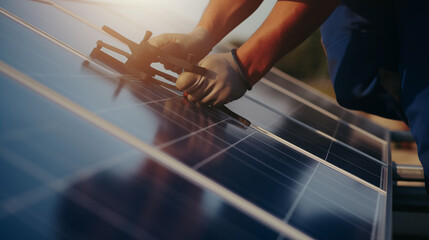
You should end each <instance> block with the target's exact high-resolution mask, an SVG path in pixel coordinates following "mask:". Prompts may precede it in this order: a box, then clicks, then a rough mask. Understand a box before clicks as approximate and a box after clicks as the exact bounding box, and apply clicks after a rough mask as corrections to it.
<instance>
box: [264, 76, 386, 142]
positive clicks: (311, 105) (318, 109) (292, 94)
mask: <svg viewBox="0 0 429 240" xmlns="http://www.w3.org/2000/svg"><path fill="white" fill-rule="evenodd" d="M261 82H263V83H265V84H266V85H268V86H270V87H271V88H274V89H276V90H278V91H280V92H282V93H284V94H287V95H288V96H290V97H292V98H294V99H296V100H298V101H299V102H302V103H304V104H305V105H307V106H309V107H311V108H313V109H315V110H317V111H319V112H321V113H323V114H325V115H326V116H328V117H330V118H332V119H334V120H336V121H338V122H342V123H344V124H345V125H347V126H349V127H350V128H352V129H354V130H356V131H358V132H360V133H362V134H364V135H366V136H367V137H369V138H372V139H373V140H375V141H377V142H380V143H385V142H386V141H385V140H383V139H381V138H379V137H377V136H374V135H372V134H370V133H368V132H367V131H365V130H363V129H361V128H359V127H357V126H355V125H354V124H351V123H348V122H345V121H344V120H343V119H340V118H339V117H337V116H335V115H334V114H332V113H330V112H328V111H326V110H325V109H323V108H321V107H319V106H317V105H315V104H313V103H311V102H309V101H307V100H305V99H304V98H302V97H300V96H297V95H296V94H294V93H292V92H290V91H288V90H287V89H284V88H282V87H280V86H279V85H277V84H275V83H273V82H271V81H269V80H268V79H266V78H262V79H261Z"/></svg>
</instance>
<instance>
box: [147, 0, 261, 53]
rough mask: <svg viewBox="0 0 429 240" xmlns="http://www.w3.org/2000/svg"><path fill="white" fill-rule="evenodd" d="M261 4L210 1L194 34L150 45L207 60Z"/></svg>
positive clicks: (157, 40)
mask: <svg viewBox="0 0 429 240" xmlns="http://www.w3.org/2000/svg"><path fill="white" fill-rule="evenodd" d="M261 2H262V0H233V1H231V0H211V1H210V2H209V4H208V5H207V7H206V9H205V11H204V13H203V15H202V17H201V19H200V21H199V22H198V24H197V25H196V27H195V28H194V30H193V31H191V32H190V33H187V34H180V33H166V34H161V35H159V36H156V37H153V38H151V39H150V40H149V43H150V44H152V45H154V46H156V47H159V48H162V49H164V50H166V51H167V52H168V53H170V54H173V55H176V56H178V57H182V58H184V59H186V57H187V56H188V55H189V54H192V55H193V56H194V57H195V60H196V61H199V60H201V59H202V58H203V57H205V56H206V55H207V54H208V53H209V52H210V51H211V49H212V48H213V46H215V45H216V44H217V43H218V42H219V41H220V40H222V38H223V37H224V36H225V35H227V34H228V33H229V32H230V31H231V30H232V29H234V28H235V27H236V26H238V25H239V24H240V23H241V22H242V21H244V20H245V19H246V18H247V17H248V16H250V15H251V14H252V13H253V12H254V11H255V10H256V9H257V8H258V6H259V5H260V4H261Z"/></svg>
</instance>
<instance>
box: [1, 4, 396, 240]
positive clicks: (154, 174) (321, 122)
mask: <svg viewBox="0 0 429 240" xmlns="http://www.w3.org/2000/svg"><path fill="white" fill-rule="evenodd" d="M0 7H1V9H0V13H1V14H0V29H1V31H2V34H1V35H0V89H1V91H2V94H1V95H0V98H1V100H0V110H1V117H0V141H1V145H0V166H1V174H0V184H1V187H0V239H56V238H61V239H283V238H285V239H289V238H297V239H305V238H318V239H333V238H336V239H384V238H389V236H390V220H389V219H390V194H391V192H390V179H389V178H390V174H391V173H390V159H389V144H388V143H389V139H388V135H387V131H386V130H385V129H383V128H381V127H379V126H377V125H374V124H372V123H370V122H368V121H366V120H364V119H363V118H361V117H359V116H357V115H355V114H353V113H351V112H348V111H346V110H344V109H342V108H341V107H339V106H338V105H336V104H335V103H333V102H332V101H330V100H329V99H327V98H325V97H323V96H321V95H320V94H318V93H317V92H314V91H313V90H311V89H309V88H308V87H306V86H304V85H303V84H301V83H299V82H298V81H296V80H295V79H292V78H291V77H289V76H287V75H286V74H284V73H281V72H279V71H278V70H276V69H273V70H272V71H270V72H269V73H268V74H267V75H266V76H265V77H264V79H262V80H261V82H260V83H258V84H257V85H255V87H254V89H253V90H252V91H250V92H248V93H247V94H246V95H245V96H244V97H243V98H241V99H240V100H238V101H235V102H233V103H230V104H228V105H227V106H228V107H229V108H230V109H232V110H233V111H234V112H236V113H238V114H240V115H241V116H243V117H245V118H247V119H248V120H250V121H251V122H252V124H251V126H249V127H247V126H245V125H243V124H242V123H240V122H239V121H237V120H236V119H235V118H234V117H231V116H230V115H228V114H226V113H225V112H223V111H220V110H219V109H215V108H210V107H207V106H200V105H198V104H195V103H191V102H188V101H186V100H185V99H184V98H183V97H181V94H180V93H178V92H175V91H171V90H168V89H166V88H163V87H161V86H158V85H154V84H151V83H145V82H142V81H140V80H138V79H133V78H131V77H127V84H126V85H125V87H124V89H122V91H121V92H120V94H119V95H118V96H117V97H114V92H115V89H116V88H117V85H118V84H119V82H120V76H119V75H118V74H117V73H115V72H114V71H112V70H110V69H109V68H106V66H102V65H99V64H98V63H97V62H94V61H93V60H92V59H91V58H89V57H88V56H89V53H90V52H91V50H92V49H93V48H94V47H95V43H96V41H97V40H103V41H104V42H107V43H109V44H112V45H115V46H118V47H119V46H121V47H122V48H123V49H126V48H125V46H123V45H121V44H120V43H119V42H117V41H115V39H112V38H111V37H110V36H108V35H107V34H105V33H103V32H102V31H101V30H100V29H101V26H102V25H107V26H109V27H112V28H113V29H117V30H119V32H121V33H122V34H124V35H125V36H128V37H130V38H131V39H133V40H135V41H136V42H138V41H140V39H141V38H142V34H143V33H144V31H145V30H152V31H153V32H154V33H155V34H159V33H162V32H177V31H187V30H189V29H187V27H192V26H191V25H189V26H186V25H185V26H183V24H179V23H178V22H177V21H175V19H176V18H179V16H178V15H174V12H170V14H169V15H168V16H167V15H166V14H163V13H162V12H159V11H158V12H157V11H154V10H153V9H150V8H148V7H145V6H144V4H138V5H132V4H131V5H130V4H125V3H120V2H119V3H102V2H100V1H67V0H55V1H50V0H37V1H29V0H13V1H12V0H10V1H4V0H1V1H0Z"/></svg>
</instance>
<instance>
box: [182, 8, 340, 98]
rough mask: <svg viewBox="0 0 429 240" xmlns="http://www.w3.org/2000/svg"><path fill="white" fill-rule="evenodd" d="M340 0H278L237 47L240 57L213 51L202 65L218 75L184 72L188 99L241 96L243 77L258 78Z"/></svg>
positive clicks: (313, 27)
mask: <svg viewBox="0 0 429 240" xmlns="http://www.w3.org/2000/svg"><path fill="white" fill-rule="evenodd" d="M338 3H339V1H338V0H326V1H317V0H303V1H278V2H277V3H276V5H275V6H274V8H273V10H272V12H271V13H270V15H269V16H268V18H267V19H266V21H265V22H264V23H263V24H262V26H261V27H260V28H259V29H258V30H257V31H256V32H255V33H254V34H253V35H252V36H251V38H250V39H249V40H248V41H246V42H245V43H244V44H243V45H242V46H241V47H240V48H239V49H238V50H237V61H231V60H232V59H233V58H232V56H231V54H230V53H227V54H224V53H223V54H214V55H210V56H208V57H206V58H205V59H203V60H202V61H200V63H199V65H200V66H203V67H206V68H207V69H209V70H211V71H214V72H215V73H219V74H218V75H215V77H213V76H212V77H207V76H199V75H197V74H192V73H182V74H181V75H180V76H179V78H178V80H177V83H176V85H177V86H178V87H179V89H181V90H183V91H184V92H187V93H188V94H189V95H188V99H190V100H192V101H199V102H202V103H206V104H210V105H222V104H225V103H228V102H230V101H232V100H235V99H237V98H239V97H241V96H242V95H243V94H244V93H245V92H246V90H247V89H246V88H247V87H246V84H245V83H243V80H244V81H248V83H249V84H250V85H254V84H255V83H256V82H257V81H259V79H260V78H262V77H263V76H264V75H265V73H266V72H267V71H268V70H269V69H271V67H272V66H273V65H274V64H275V63H276V62H277V61H278V60H279V59H280V58H281V57H282V56H283V55H284V54H286V53H288V52H289V51H291V50H292V49H294V48H295V47H296V46H297V45H299V44H300V43H301V42H302V41H304V40H305V39H306V38H307V37H308V36H309V35H310V34H311V33H312V32H313V31H314V30H316V29H317V28H318V27H319V26H320V25H321V24H322V23H323V21H324V20H325V19H326V18H327V17H328V16H329V15H330V13H331V12H332V11H333V10H334V9H335V7H336V6H337V5H338ZM213 29H215V28H213ZM240 69H241V72H243V75H245V76H244V77H243V76H242V74H241V73H240ZM220 71H222V72H220Z"/></svg>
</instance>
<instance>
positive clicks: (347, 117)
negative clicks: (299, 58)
mask: <svg viewBox="0 0 429 240" xmlns="http://www.w3.org/2000/svg"><path fill="white" fill-rule="evenodd" d="M264 78H266V79H268V80H270V81H271V82H273V83H275V84H277V85H278V86H280V87H282V88H284V89H287V90H288V91H290V92H292V93H294V94H296V95H298V96H299V97H301V98H303V99H305V100H306V101H309V102H311V103H312V104H314V105H316V106H318V107H321V108H322V109H324V110H326V111H328V112H330V113H332V114H334V115H335V116H337V117H339V118H340V119H342V120H344V121H345V122H347V123H351V124H354V125H356V126H357V127H359V128H361V129H363V130H365V131H367V132H369V133H370V134H372V135H375V136H377V137H378V138H380V139H384V140H385V139H386V136H387V132H388V131H387V130H386V129H384V128H382V127H380V126H378V125H376V124H375V123H372V122H371V121H368V120H366V119H364V118H362V117H359V116H357V115H356V114H352V113H350V112H349V111H347V110H345V109H344V108H342V107H340V106H338V104H334V103H333V102H331V101H328V100H326V98H323V97H321V96H318V94H314V93H312V92H310V91H309V90H308V89H306V88H304V87H302V86H301V85H298V84H296V83H294V82H297V81H298V80H296V79H294V81H288V80H286V79H285V78H287V79H293V78H292V77H290V76H287V75H286V74H284V73H281V72H280V71H279V70H276V71H270V72H268V73H267V74H266V75H265V76H264ZM260 85H262V84H260Z"/></svg>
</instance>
